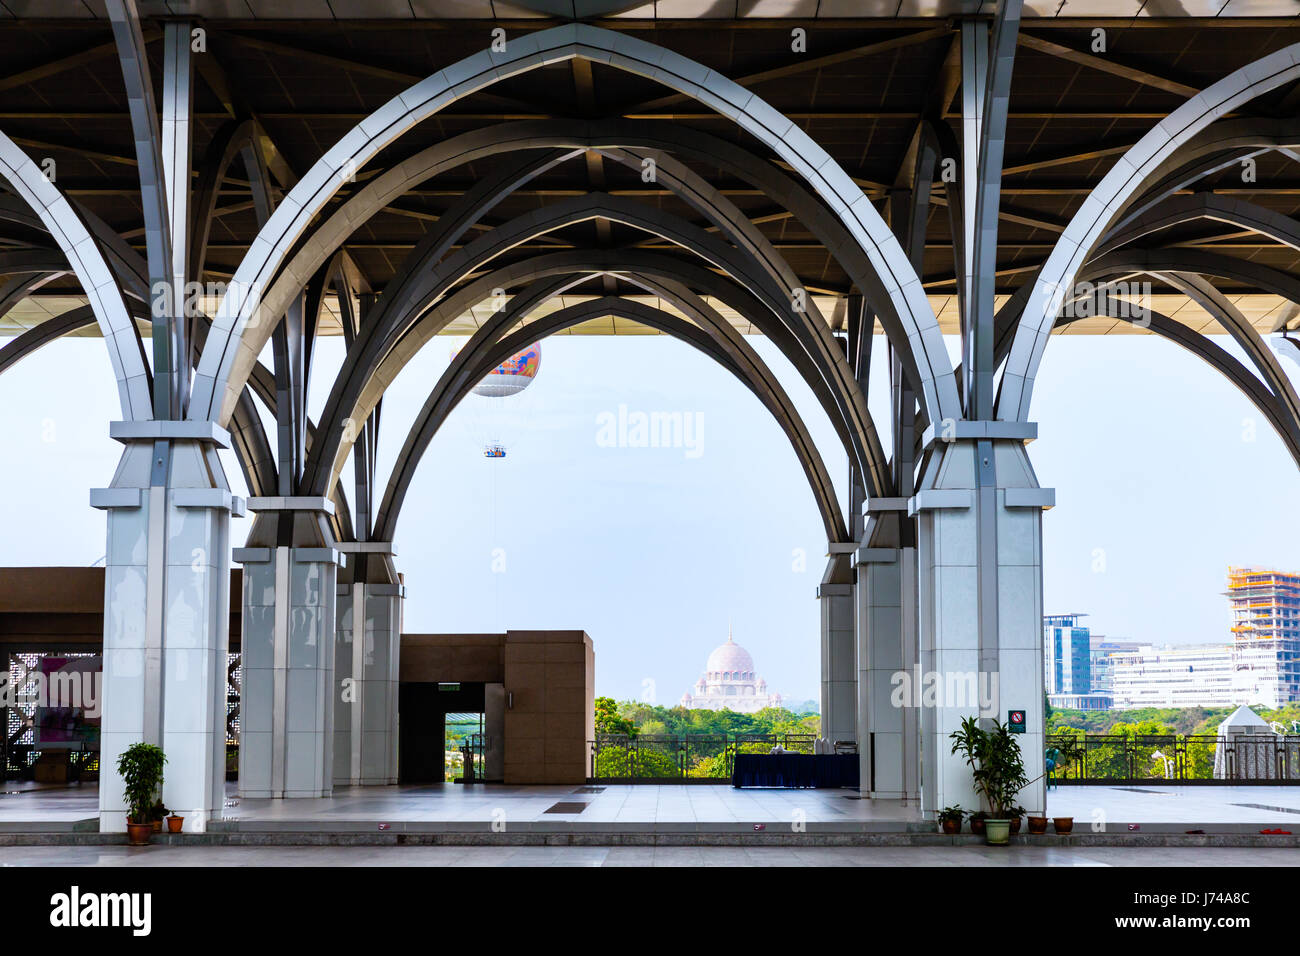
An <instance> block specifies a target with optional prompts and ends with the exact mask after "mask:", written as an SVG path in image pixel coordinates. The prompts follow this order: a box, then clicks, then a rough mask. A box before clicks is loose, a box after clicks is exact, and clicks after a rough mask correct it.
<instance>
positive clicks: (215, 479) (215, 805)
mask: <svg viewBox="0 0 1300 956" xmlns="http://www.w3.org/2000/svg"><path fill="white" fill-rule="evenodd" d="M110 434H111V435H112V436H113V437H114V438H116V439H118V440H119V441H121V442H123V444H125V446H126V448H125V450H124V451H123V453H122V460H121V462H120V463H119V464H118V467H117V472H116V474H115V475H114V476H113V483H112V487H110V488H102V489H95V490H93V491H91V493H90V501H91V505H92V506H93V507H96V508H102V509H105V510H107V511H108V546H107V551H106V554H107V558H106V565H107V566H106V569H105V576H104V677H103V680H104V685H103V699H104V703H103V714H102V723H101V739H100V767H101V769H100V778H99V779H100V785H99V825H100V830H101V832H122V831H124V830H125V829H126V815H127V807H126V804H125V802H124V801H123V796H122V791H123V787H122V780H121V778H120V777H119V776H118V774H117V759H118V757H119V756H120V755H121V754H122V752H123V751H124V750H126V748H127V747H129V746H130V745H131V744H134V743H140V742H144V743H151V744H156V745H158V746H160V747H162V749H163V752H164V753H165V754H166V755H167V765H166V768H165V772H164V784H163V793H162V799H163V803H165V804H166V805H167V807H168V808H169V809H170V810H172V811H174V812H176V813H179V814H181V815H182V816H184V817H185V818H186V821H185V828H186V829H187V830H189V831H192V832H203V831H204V830H205V829H206V828H207V823H208V821H209V820H211V819H213V818H214V817H215V818H219V817H220V814H221V807H222V803H223V800H224V796H225V793H224V787H225V777H226V773H225V760H226V757H225V753H226V654H227V651H228V649H229V643H230V634H229V624H230V618H229V615H230V594H229V590H230V565H229V553H230V552H229V547H230V545H229V537H230V515H231V513H232V512H233V513H235V514H242V513H243V501H242V500H241V499H239V498H235V497H232V496H231V494H230V490H229V488H228V487H227V485H226V479H225V473H224V471H223V470H222V468H221V461H220V459H219V458H218V456H217V450H216V449H217V446H218V445H226V444H228V442H229V437H228V436H227V435H226V434H225V432H223V431H222V430H221V429H219V428H217V427H216V426H214V425H213V424H212V423H210V422H154V421H148V422H116V423H114V424H113V425H112V426H111V429H110Z"/></svg>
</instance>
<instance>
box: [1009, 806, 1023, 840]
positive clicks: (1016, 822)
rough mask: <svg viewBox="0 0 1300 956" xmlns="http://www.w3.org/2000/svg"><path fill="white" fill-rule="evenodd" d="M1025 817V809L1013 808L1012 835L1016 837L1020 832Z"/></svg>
mask: <svg viewBox="0 0 1300 956" xmlns="http://www.w3.org/2000/svg"><path fill="white" fill-rule="evenodd" d="M1024 815H1025V808H1024V807H1012V808H1011V835H1012V836H1015V835H1016V834H1017V833H1019V832H1020V821H1021V819H1022V818H1023V817H1024Z"/></svg>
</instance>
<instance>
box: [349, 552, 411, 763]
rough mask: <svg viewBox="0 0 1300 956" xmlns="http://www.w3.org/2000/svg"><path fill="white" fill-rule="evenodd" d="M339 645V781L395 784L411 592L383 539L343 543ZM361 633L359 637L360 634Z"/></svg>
mask: <svg viewBox="0 0 1300 956" xmlns="http://www.w3.org/2000/svg"><path fill="white" fill-rule="evenodd" d="M339 548H340V550H342V551H344V552H345V553H347V554H348V567H347V569H346V570H344V571H343V572H342V573H341V575H340V577H341V578H342V580H341V581H340V583H339V585H338V615H337V627H336V629H335V644H334V685H335V693H334V705H333V706H334V740H333V747H334V783H335V784H336V785H338V786H383V785H386V784H395V783H397V693H398V668H399V666H400V651H401V643H402V604H403V600H404V597H405V594H406V589H405V587H404V586H403V585H402V583H401V577H400V575H398V574H397V572H396V571H395V570H394V568H393V554H394V552H393V546H392V544H390V543H388V542H383V541H360V542H355V541H354V542H341V543H340V544H339ZM358 635H359V636H360V639H358Z"/></svg>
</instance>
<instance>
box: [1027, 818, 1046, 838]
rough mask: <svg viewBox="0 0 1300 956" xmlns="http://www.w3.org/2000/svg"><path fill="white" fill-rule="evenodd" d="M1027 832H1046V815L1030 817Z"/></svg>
mask: <svg viewBox="0 0 1300 956" xmlns="http://www.w3.org/2000/svg"><path fill="white" fill-rule="evenodd" d="M1029 832H1030V833H1032V834H1036V835H1037V834H1043V833H1046V832H1047V817H1030V818H1029Z"/></svg>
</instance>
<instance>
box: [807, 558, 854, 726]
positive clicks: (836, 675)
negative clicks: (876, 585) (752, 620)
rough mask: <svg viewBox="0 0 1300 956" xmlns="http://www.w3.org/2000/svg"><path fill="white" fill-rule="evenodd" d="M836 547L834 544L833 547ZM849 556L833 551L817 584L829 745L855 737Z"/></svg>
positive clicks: (823, 700) (823, 701) (824, 717)
mask: <svg viewBox="0 0 1300 956" xmlns="http://www.w3.org/2000/svg"><path fill="white" fill-rule="evenodd" d="M835 547H836V549H837V550H838V545H836V546H835ZM849 565H850V561H849V555H848V554H842V553H833V554H832V555H831V556H830V560H829V562H828V563H827V565H826V574H825V575H824V576H823V578H822V583H821V584H820V585H818V587H817V599H818V601H820V602H821V618H822V620H821V660H822V682H821V683H822V695H821V711H822V736H823V737H825V738H826V739H827V740H828V741H830V742H831V743H832V744H833V743H834V742H835V741H837V740H853V741H856V740H857V739H858V722H857V709H858V704H857V701H858V674H857V655H856V652H855V648H854V636H853V583H852V582H853V571H852V568H851V567H850V566H849Z"/></svg>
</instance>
